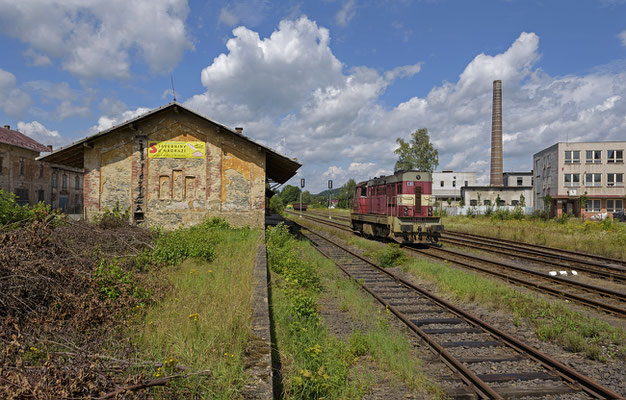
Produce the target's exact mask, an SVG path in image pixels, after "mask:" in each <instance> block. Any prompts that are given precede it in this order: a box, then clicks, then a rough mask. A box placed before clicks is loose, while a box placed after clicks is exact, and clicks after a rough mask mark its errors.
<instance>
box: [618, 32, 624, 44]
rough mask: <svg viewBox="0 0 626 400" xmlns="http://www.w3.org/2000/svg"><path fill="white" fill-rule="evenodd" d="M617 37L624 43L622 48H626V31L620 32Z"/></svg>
mask: <svg viewBox="0 0 626 400" xmlns="http://www.w3.org/2000/svg"><path fill="white" fill-rule="evenodd" d="M617 37H618V38H619V39H620V40H621V41H622V46H624V47H626V31H622V32H620V34H619V35H617Z"/></svg>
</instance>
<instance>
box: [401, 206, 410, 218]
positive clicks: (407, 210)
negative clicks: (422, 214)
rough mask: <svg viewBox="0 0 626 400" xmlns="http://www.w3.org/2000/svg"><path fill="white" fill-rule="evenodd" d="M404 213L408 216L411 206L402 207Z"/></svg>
mask: <svg viewBox="0 0 626 400" xmlns="http://www.w3.org/2000/svg"><path fill="white" fill-rule="evenodd" d="M402 214H404V216H405V217H406V216H407V215H409V207H402Z"/></svg>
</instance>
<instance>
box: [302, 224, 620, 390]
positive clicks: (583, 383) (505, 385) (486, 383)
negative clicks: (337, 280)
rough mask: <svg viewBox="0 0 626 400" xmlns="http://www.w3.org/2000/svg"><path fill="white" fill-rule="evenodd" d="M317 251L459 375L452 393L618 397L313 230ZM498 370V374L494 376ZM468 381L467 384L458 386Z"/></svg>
mask: <svg viewBox="0 0 626 400" xmlns="http://www.w3.org/2000/svg"><path fill="white" fill-rule="evenodd" d="M302 233H303V234H304V235H305V236H306V237H308V238H309V240H311V242H312V243H313V244H314V245H315V246H316V247H317V249H318V250H319V251H320V252H321V253H322V254H324V255H325V256H326V257H328V258H329V259H331V260H332V261H333V262H335V264H336V265H337V266H338V267H339V268H340V269H341V270H342V271H343V272H344V273H346V274H347V275H348V276H349V277H350V278H352V279H354V280H355V281H356V282H357V283H358V284H359V285H361V287H363V289H364V290H366V291H367V292H369V293H370V294H372V295H373V296H374V297H375V298H376V299H377V300H378V301H379V302H381V303H382V304H383V305H384V306H385V307H386V308H387V309H388V310H390V311H391V312H392V313H394V314H395V315H396V316H397V317H398V318H399V319H400V320H402V321H403V322H404V323H405V324H406V325H407V326H408V328H409V329H410V330H411V331H413V332H414V333H415V334H417V335H418V336H419V337H421V338H422V339H423V340H425V341H426V342H427V343H428V344H429V345H430V346H431V349H432V350H433V351H434V352H435V353H436V354H438V355H439V356H440V357H441V359H442V360H443V361H444V362H445V363H446V364H447V365H448V366H449V367H450V368H451V369H452V370H454V371H455V373H456V374H457V376H458V378H459V379H455V380H453V381H451V382H447V389H448V390H447V391H448V392H449V394H451V395H459V396H462V395H464V394H465V395H469V394H470V393H472V394H476V395H478V396H479V397H481V398H504V397H518V396H534V397H538V396H551V395H567V394H573V395H574V397H577V396H578V395H579V393H581V392H584V393H586V394H588V395H590V396H592V397H599V398H620V396H619V395H618V394H617V393H614V392H612V391H611V390H609V389H606V388H604V387H602V386H600V385H599V384H597V383H596V382H594V381H593V380H591V379H590V378H588V377H586V376H583V375H581V374H579V373H578V372H576V371H574V370H573V369H571V368H569V367H567V366H565V365H563V364H561V363H559V362H558V361H556V360H554V359H552V358H550V357H548V356H546V355H544V354H542V353H540V352H539V351H537V350H535V349H533V348H532V347H530V346H528V345H526V344H524V343H523V342H521V341H519V340H517V339H515V338H514V337H512V336H510V335H508V334H506V333H504V332H502V331H500V330H499V329H497V328H495V327H494V326H491V325H489V324H488V323H486V322H484V321H482V320H480V319H479V318H477V317H475V316H473V315H471V314H469V313H466V312H464V311H463V310H461V309H460V308H458V307H455V306H453V305H452V304H450V303H448V302H446V301H445V300H442V299H439V298H437V297H435V296H433V295H432V294H430V293H429V292H427V291H425V290H423V289H420V288H419V287H417V286H415V285H413V284H412V283H410V282H408V281H406V280H404V279H402V278H400V277H398V276H396V275H394V274H392V273H390V272H389V271H386V270H384V269H382V268H380V267H378V266H377V265H375V264H374V263H372V262H370V261H368V260H366V259H365V258H363V257H361V256H359V255H357V254H356V253H353V252H352V251H350V250H348V249H346V248H344V247H343V246H341V245H339V244H337V243H336V242H334V241H332V240H331V239H329V238H327V237H325V236H324V235H321V234H320V233H315V232H312V231H310V230H309V231H308V232H302ZM494 371H498V372H495V373H494ZM461 383H464V384H465V386H459V384H461Z"/></svg>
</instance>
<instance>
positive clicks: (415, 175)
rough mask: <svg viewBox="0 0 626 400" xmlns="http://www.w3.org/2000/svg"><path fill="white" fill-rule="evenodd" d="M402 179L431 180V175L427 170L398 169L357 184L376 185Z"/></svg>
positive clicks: (401, 180)
mask: <svg viewBox="0 0 626 400" xmlns="http://www.w3.org/2000/svg"><path fill="white" fill-rule="evenodd" d="M403 181H426V182H430V181H432V176H431V173H430V172H427V171H414V170H411V171H398V172H396V173H395V174H393V175H388V176H380V177H378V178H374V179H370V180H369V181H363V182H360V183H359V184H358V186H378V185H386V184H390V183H397V182H403Z"/></svg>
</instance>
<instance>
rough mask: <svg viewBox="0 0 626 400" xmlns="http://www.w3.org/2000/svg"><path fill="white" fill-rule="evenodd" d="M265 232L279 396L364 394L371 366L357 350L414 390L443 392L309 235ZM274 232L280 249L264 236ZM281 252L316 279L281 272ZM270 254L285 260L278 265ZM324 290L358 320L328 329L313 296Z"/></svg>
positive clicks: (384, 318) (385, 319) (406, 344)
mask: <svg viewBox="0 0 626 400" xmlns="http://www.w3.org/2000/svg"><path fill="white" fill-rule="evenodd" d="M267 236H268V253H269V261H270V265H271V267H272V270H273V271H274V272H273V273H272V281H273V282H274V283H275V284H274V285H273V287H272V297H273V299H272V305H273V312H274V317H275V322H276V332H277V344H278V350H279V352H280V354H281V360H282V366H283V370H282V372H283V383H284V387H285V393H284V398H286V399H308V398H321V397H324V398H329V399H336V398H342V399H350V398H354V399H356V398H362V397H363V395H364V393H366V392H367V390H368V388H369V387H371V385H372V384H373V383H374V381H375V377H374V376H373V375H372V374H371V373H368V372H367V371H362V370H360V369H358V366H357V365H358V362H359V357H363V356H366V357H370V358H371V359H372V360H373V361H374V362H375V364H376V365H377V366H378V367H379V368H381V369H382V370H383V371H387V373H388V374H389V376H390V377H391V378H390V379H392V380H396V381H397V382H403V383H404V384H405V385H406V386H407V387H408V388H410V389H412V390H414V391H416V392H421V393H428V395H430V396H431V397H432V396H434V395H440V394H441V393H440V392H439V391H438V390H437V388H436V387H435V386H434V385H432V384H431V383H429V382H428V381H427V379H426V378H425V376H424V375H423V373H422V371H421V367H420V362H419V359H418V357H417V355H416V354H415V353H414V351H413V350H412V348H411V345H410V344H409V342H408V339H407V338H406V337H405V336H404V335H403V334H402V333H400V332H398V331H397V330H396V329H395V328H393V327H392V326H391V325H390V324H389V320H388V318H389V316H388V315H386V314H385V313H384V312H383V313H380V311H379V310H380V308H378V309H377V306H376V305H375V303H374V301H373V299H372V298H371V297H370V296H368V295H366V294H364V293H363V292H361V291H360V290H359V288H358V286H357V285H356V284H355V283H353V282H351V281H349V280H347V279H341V277H340V275H339V273H338V270H337V268H336V267H335V266H334V264H332V263H331V262H330V261H329V260H327V259H326V258H324V257H323V256H321V255H320V254H319V253H318V252H317V251H316V250H315V249H313V248H312V247H311V246H310V245H309V244H308V242H304V241H298V240H295V239H293V238H289V239H288V240H285V235H284V233H283V232H281V233H280V235H276V234H272V233H270V232H268V235H267ZM276 236H280V238H276ZM273 240H274V241H275V242H276V243H280V249H277V248H276V247H278V246H272V245H271V244H270V243H271V242H272V241H273ZM273 253H274V254H273ZM286 255H287V257H286ZM285 259H287V260H296V259H297V260H299V262H300V265H299V266H298V267H297V269H302V268H305V269H307V270H308V271H310V273H311V274H314V275H316V276H317V277H318V280H316V281H317V282H319V284H318V285H315V286H311V285H309V286H307V287H303V285H302V284H300V283H296V282H295V280H294V279H290V280H289V281H287V280H285V276H286V274H285V271H286V268H285V265H284V263H285V261H284V260H285ZM278 260H280V261H278ZM276 262H278V263H280V264H283V265H281V266H279V267H278V268H276V266H275V263H276ZM286 263H287V264H292V263H293V261H287V262H286ZM277 270H278V271H281V274H277V273H276V271H277ZM301 274H302V273H301ZM299 282H305V280H299ZM323 296H328V297H329V298H331V299H332V300H333V301H336V302H338V304H340V308H341V310H342V311H344V312H348V313H349V314H350V315H351V316H352V318H353V319H354V320H355V321H358V323H359V325H360V328H354V329H353V331H352V333H351V334H350V335H349V336H348V337H344V338H339V337H335V336H333V335H331V334H330V333H329V332H328V331H327V329H326V328H325V326H324V321H323V320H320V318H319V315H318V310H317V303H318V302H319V300H320V298H322V297H323ZM302 298H307V299H310V300H312V303H310V302H305V305H304V306H303V305H302V303H303V302H302V301H301V300H299V299H302ZM303 310H304V311H303ZM373 316H375V317H373ZM356 371H358V372H356Z"/></svg>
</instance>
